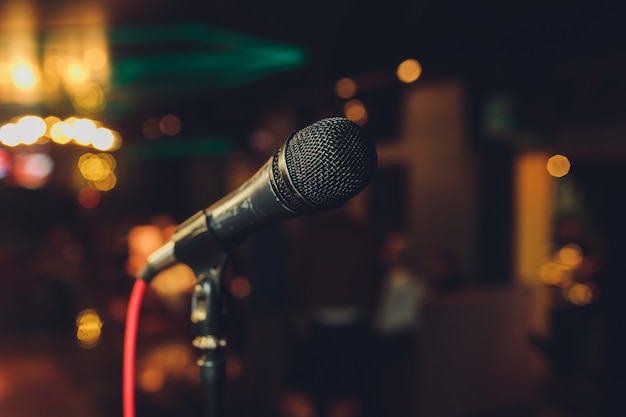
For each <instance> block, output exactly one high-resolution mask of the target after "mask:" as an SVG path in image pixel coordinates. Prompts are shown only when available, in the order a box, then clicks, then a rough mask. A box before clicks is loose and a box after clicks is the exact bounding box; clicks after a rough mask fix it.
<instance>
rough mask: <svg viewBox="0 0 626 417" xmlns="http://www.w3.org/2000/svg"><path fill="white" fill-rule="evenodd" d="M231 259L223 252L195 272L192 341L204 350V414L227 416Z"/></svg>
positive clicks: (201, 363)
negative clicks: (228, 269) (226, 350)
mask: <svg viewBox="0 0 626 417" xmlns="http://www.w3.org/2000/svg"><path fill="white" fill-rule="evenodd" d="M227 262H228V255H227V254H222V255H221V256H220V257H219V258H218V259H217V261H216V262H215V263H214V264H213V265H212V266H210V267H208V268H202V269H200V270H197V271H194V272H195V273H196V279H197V283H196V286H195V287H194V289H193V293H192V299H191V322H192V323H193V327H194V335H195V338H194V339H193V341H192V344H193V346H194V347H196V348H198V349H199V350H200V352H201V355H200V358H199V359H198V366H199V369H200V382H201V383H202V385H203V386H204V394H205V410H204V414H203V416H204V417H223V415H224V387H225V384H226V359H225V357H224V347H225V346H226V339H225V324H224V318H225V316H226V303H225V302H224V300H223V298H224V297H223V295H224V294H223V288H222V287H223V275H224V271H225V268H226V264H227Z"/></svg>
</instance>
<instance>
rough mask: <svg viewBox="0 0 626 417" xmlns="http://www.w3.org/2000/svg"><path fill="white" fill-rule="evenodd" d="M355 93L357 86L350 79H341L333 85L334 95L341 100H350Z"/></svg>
mask: <svg viewBox="0 0 626 417" xmlns="http://www.w3.org/2000/svg"><path fill="white" fill-rule="evenodd" d="M356 91H357V85H356V82H355V81H354V80H353V79H352V78H347V77H346V78H342V79H340V80H338V81H337V82H336V83H335V94H337V96H339V97H341V98H351V97H353V96H354V95H355V94H356Z"/></svg>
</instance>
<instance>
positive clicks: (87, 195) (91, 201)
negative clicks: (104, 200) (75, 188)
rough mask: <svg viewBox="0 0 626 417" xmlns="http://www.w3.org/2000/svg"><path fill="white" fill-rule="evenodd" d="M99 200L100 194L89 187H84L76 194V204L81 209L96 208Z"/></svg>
mask: <svg viewBox="0 0 626 417" xmlns="http://www.w3.org/2000/svg"><path fill="white" fill-rule="evenodd" d="M100 198H101V197H100V192H98V191H97V190H94V189H91V188H89V187H85V188H83V189H81V190H80V191H79V192H78V203H79V204H80V205H81V207H84V208H87V209H92V208H96V207H98V204H100Z"/></svg>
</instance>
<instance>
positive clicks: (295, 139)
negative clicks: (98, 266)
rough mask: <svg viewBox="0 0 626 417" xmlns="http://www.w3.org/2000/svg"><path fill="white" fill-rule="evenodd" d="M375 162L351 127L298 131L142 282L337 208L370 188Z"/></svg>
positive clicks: (338, 123)
mask: <svg viewBox="0 0 626 417" xmlns="http://www.w3.org/2000/svg"><path fill="white" fill-rule="evenodd" d="M376 164H377V157H376V150H375V147H374V145H373V143H372V142H371V141H369V140H368V139H367V138H365V136H364V135H363V134H362V132H361V130H360V127H359V126H358V125H357V124H356V123H354V122H352V121H349V120H347V119H344V118H339V117H336V118H329V119H323V120H320V121H318V122H316V123H314V124H312V125H310V126H308V127H306V128H303V129H301V130H298V131H296V132H294V133H292V134H291V135H290V136H289V138H287V140H286V142H285V143H284V144H283V146H281V147H280V148H279V149H278V151H276V153H275V154H274V155H273V156H272V157H271V158H270V159H269V160H268V161H267V162H266V163H265V164H264V165H263V166H262V167H261V168H260V169H259V170H258V171H257V172H256V173H255V174H254V175H253V176H252V177H251V178H250V179H249V180H247V181H246V182H245V183H244V184H243V185H241V186H240V187H239V188H237V189H236V190H234V191H232V192H230V193H229V194H227V195H226V196H225V197H223V198H221V199H220V200H218V201H217V202H215V203H214V204H212V205H211V206H209V207H208V208H206V209H205V210H201V211H199V212H197V213H196V214H195V215H193V216H191V217H190V218H189V219H187V220H186V221H184V222H183V223H181V224H180V225H179V226H178V227H177V228H176V231H175V232H174V235H173V236H172V239H171V240H170V241H169V242H167V243H166V244H165V245H163V246H162V247H161V248H159V249H157V250H156V251H155V252H153V253H152V254H151V255H150V256H149V257H148V264H147V266H146V267H145V269H144V270H143V271H142V272H141V273H140V275H139V277H140V278H141V279H143V280H146V281H149V280H151V279H152V278H153V277H154V275H156V274H157V273H158V272H160V271H161V270H163V269H166V268H168V267H170V266H172V265H174V264H175V263H178V262H182V263H185V264H187V265H188V266H190V267H191V268H192V269H197V268H206V266H207V263H208V261H210V260H212V259H214V258H215V257H217V256H218V255H220V254H222V253H224V252H226V251H228V250H230V249H232V248H233V247H235V246H236V245H237V244H239V243H240V242H241V241H242V240H243V239H244V238H245V237H246V236H247V235H248V234H249V233H251V232H253V231H254V230H256V229H258V228H260V227H262V226H264V225H267V224H269V223H273V222H275V221H279V220H283V219H288V218H292V217H295V216H299V215H305V214H309V213H313V212H317V211H325V210H331V209H335V208H338V207H340V206H341V205H343V204H344V203H345V202H346V201H348V200H349V199H350V198H352V197H353V196H355V195H356V194H358V193H359V192H361V191H362V190H363V189H364V188H365V187H366V186H367V185H368V184H369V182H370V181H371V179H372V177H373V175H374V172H375V170H376Z"/></svg>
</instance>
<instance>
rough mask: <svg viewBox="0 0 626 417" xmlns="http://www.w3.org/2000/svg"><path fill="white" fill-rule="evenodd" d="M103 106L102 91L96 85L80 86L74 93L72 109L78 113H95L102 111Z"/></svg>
mask: <svg viewBox="0 0 626 417" xmlns="http://www.w3.org/2000/svg"><path fill="white" fill-rule="evenodd" d="M105 106H106V98H105V97H104V91H102V87H100V86H99V85H98V84H96V83H87V84H84V85H81V86H80V87H78V88H77V89H76V91H75V92H74V107H75V108H76V110H78V111H84V112H90V113H97V112H100V111H102V110H104V108H105Z"/></svg>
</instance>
